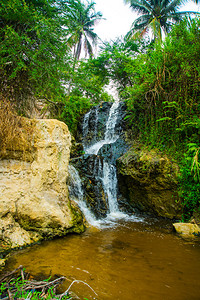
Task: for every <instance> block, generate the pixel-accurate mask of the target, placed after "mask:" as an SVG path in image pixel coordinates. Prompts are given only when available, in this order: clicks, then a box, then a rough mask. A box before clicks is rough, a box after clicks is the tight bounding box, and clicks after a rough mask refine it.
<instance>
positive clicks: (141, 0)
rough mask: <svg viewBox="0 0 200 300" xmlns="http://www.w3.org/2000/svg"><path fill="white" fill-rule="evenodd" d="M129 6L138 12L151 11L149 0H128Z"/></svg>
mask: <svg viewBox="0 0 200 300" xmlns="http://www.w3.org/2000/svg"><path fill="white" fill-rule="evenodd" d="M128 3H129V4H130V7H131V8H132V9H133V10H135V11H137V12H138V13H147V12H152V7H151V5H150V4H149V0H129V1H128Z"/></svg>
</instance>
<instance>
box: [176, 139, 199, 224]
mask: <svg viewBox="0 0 200 300" xmlns="http://www.w3.org/2000/svg"><path fill="white" fill-rule="evenodd" d="M199 150H200V147H198V145H197V144H195V143H189V144H188V151H187V152H186V154H185V155H184V160H183V161H182V168H181V176H180V195H181V197H182V199H183V204H184V208H185V209H184V214H183V218H184V220H186V221H187V220H188V219H189V218H190V217H191V215H192V212H193V211H194V210H195V209H197V208H198V207H199V206H200V172H199V171H200V162H199Z"/></svg>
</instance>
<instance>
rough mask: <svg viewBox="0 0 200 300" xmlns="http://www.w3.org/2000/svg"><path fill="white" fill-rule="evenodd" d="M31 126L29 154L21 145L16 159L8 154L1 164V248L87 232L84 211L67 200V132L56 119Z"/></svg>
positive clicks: (69, 141)
mask: <svg viewBox="0 0 200 300" xmlns="http://www.w3.org/2000/svg"><path fill="white" fill-rule="evenodd" d="M33 126H34V130H33V133H34V134H33V141H32V145H31V147H30V149H28V155H27V153H26V155H24V153H23V151H22V149H21V146H20V145H18V149H15V150H16V151H15V153H18V155H17V159H16V158H15V159H13V157H14V156H15V155H13V153H12V151H10V154H9V157H10V158H9V157H7V158H6V159H3V160H1V161H0V203H1V205H0V247H1V245H2V244H3V245H4V247H7V248H14V247H17V246H24V245H27V244H30V243H32V242H36V241H38V240H41V239H44V238H51V237H54V236H61V235H64V234H66V233H68V232H81V231H83V230H84V227H83V225H82V215H81V213H80V211H78V210H77V208H75V207H73V205H72V204H71V203H70V201H69V199H68V190H67V186H66V180H67V176H68V163H69V154H70V146H71V136H70V133H69V131H68V127H67V126H66V125H65V124H64V123H62V122H60V121H57V120H36V121H35V122H34V125H33ZM15 148H17V147H15ZM20 153H21V154H20ZM5 244H6V246H5Z"/></svg>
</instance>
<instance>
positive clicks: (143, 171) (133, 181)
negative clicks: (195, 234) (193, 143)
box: [117, 146, 182, 219]
mask: <svg viewBox="0 0 200 300" xmlns="http://www.w3.org/2000/svg"><path fill="white" fill-rule="evenodd" d="M117 170H118V182H119V188H120V191H121V193H122V194H123V195H124V196H125V197H126V198H128V201H129V203H130V205H131V206H132V207H133V208H136V209H138V210H140V211H144V212H148V213H152V214H154V215H157V216H161V217H167V218H170V219H173V218H181V213H182V206H181V204H180V201H179V197H178V193H177V174H178V166H177V165H176V164H175V163H173V162H172V161H170V159H169V158H167V157H166V156H163V155H160V154H159V153H156V152H155V151H148V150H147V149H144V148H143V149H142V147H137V146H133V147H131V148H130V149H129V150H128V151H127V152H126V153H125V154H124V155H123V156H122V157H120V158H119V159H118V160H117Z"/></svg>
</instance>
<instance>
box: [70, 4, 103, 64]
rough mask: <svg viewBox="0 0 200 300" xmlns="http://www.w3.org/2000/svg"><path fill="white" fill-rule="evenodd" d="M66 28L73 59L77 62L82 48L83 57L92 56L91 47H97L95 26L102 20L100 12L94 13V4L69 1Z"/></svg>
mask: <svg viewBox="0 0 200 300" xmlns="http://www.w3.org/2000/svg"><path fill="white" fill-rule="evenodd" d="M68 2H69V5H68V14H67V20H66V22H67V26H68V28H69V31H70V34H69V38H68V43H69V44H71V45H72V46H73V47H74V58H75V60H79V58H80V55H81V50H82V48H84V51H85V56H88V55H89V56H90V57H91V56H93V46H95V45H97V42H98V35H97V34H96V33H95V32H94V26H95V24H96V23H97V22H98V21H99V20H101V19H102V14H101V12H95V9H94V5H95V3H94V2H90V3H89V2H87V3H86V4H85V3H82V2H81V1H80V0H69V1H68Z"/></svg>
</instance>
